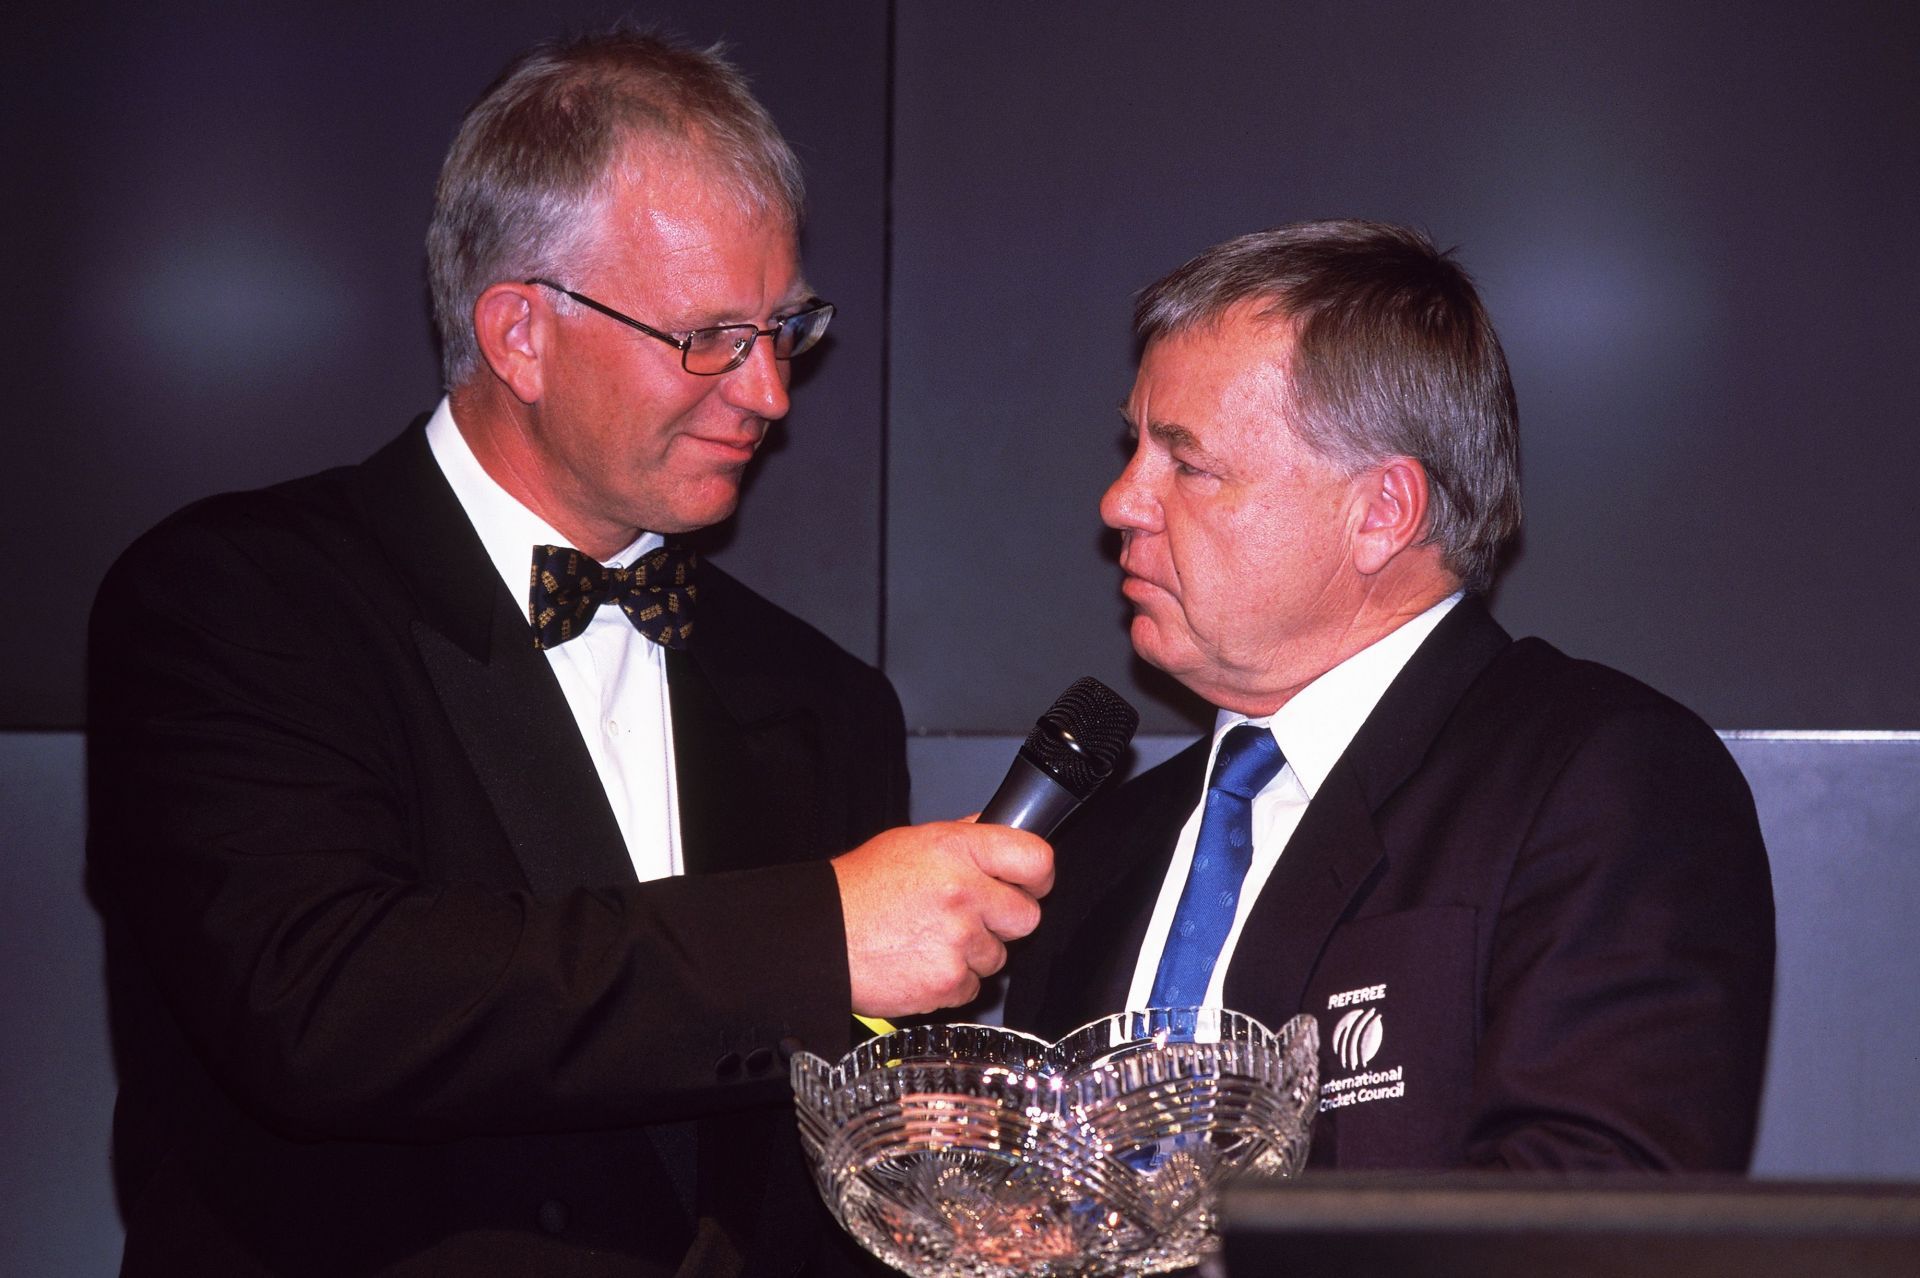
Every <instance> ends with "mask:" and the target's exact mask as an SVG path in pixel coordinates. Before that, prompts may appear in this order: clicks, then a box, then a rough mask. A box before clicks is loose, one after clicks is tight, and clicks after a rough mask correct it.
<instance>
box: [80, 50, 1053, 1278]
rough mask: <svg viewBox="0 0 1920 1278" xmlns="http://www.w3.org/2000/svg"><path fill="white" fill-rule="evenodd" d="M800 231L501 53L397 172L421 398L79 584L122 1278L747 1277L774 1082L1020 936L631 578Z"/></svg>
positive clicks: (802, 309) (972, 871)
mask: <svg viewBox="0 0 1920 1278" xmlns="http://www.w3.org/2000/svg"><path fill="white" fill-rule="evenodd" d="M799 211H800V185H799V175H798V168H797V165H796V164H795V161H794V158H793V155H792V153H791V152H790V151H789V150H788V148H787V146H786V143H785V142H784V141H783V140H782V139H781V138H780V136H779V134H778V132H777V131H776V130H775V129H774V127H773V125H772V122H771V121H770V120H769V119H768V118H767V117H766V114H765V112H764V111H763V110H762V109H761V108H760V106H759V104H758V103H756V102H755V101H754V100H753V99H752V97H751V96H750V95H749V94H748V93H747V91H746V89H745V87H744V85H743V84H742V83H741V81H740V79H739V77H738V76H737V74H736V73H735V72H734V71H733V70H732V69H731V68H730V67H728V66H727V65H726V64H725V63H724V62H722V61H720V60H719V59H718V58H716V57H714V56H711V55H710V54H707V53H702V52H699V51H695V50H690V49H686V48H682V47H679V46H677V45H674V44H671V43H667V42H664V41H662V40H659V39H656V38H653V37H650V36H646V35H642V34H636V33H632V32H625V31H622V32H616V33H613V34H611V35H607V36H603V37H595V38H590V39H585V40H580V41H575V42H572V43H569V44H565V45H554V46H546V47H542V48H540V49H537V50H535V51H534V52H533V53H531V54H529V55H528V56H526V57H524V58H522V59H521V60H520V61H519V62H517V63H516V64H515V65H514V66H513V67H512V68H510V70H509V71H508V73H507V74H506V75H505V76H504V77H503V78H502V79H501V81H500V82H498V83H497V84H496V85H495V86H494V87H493V88H492V89H491V90H490V91H489V92H488V94H487V95H486V96H485V97H484V98H482V100H481V101H480V102H479V104H478V105H476V106H475V107H474V109H473V110H472V112H470V113H469V115H468V117H467V119H466V121H465V123H464V124H463V126H462V128H461V131H460V134H459V136H458V137H457V138H456V140H455V143H454V146H453V150H452V152H451V154H450V155H449V157H448V160H447V163H446V166H445V168H444V170H443V172H442V176H441V182H440V187H439V191H438V196H437V199H436V207H435V214H434V221H433V228H432V231H431V233H430V242H429V265H430V271H431V275H432V283H433V290H434V298H435V309H436V317H437V320H438V323H439V326H440V335H441V342H442V348H443V355H444V360H445V373H446V381H447V386H448V388H449V394H448V396H447V398H446V399H445V400H443V401H442V402H441V404H440V406H439V407H438V409H436V411H435V412H434V413H432V414H431V415H430V416H428V417H423V418H422V419H421V420H419V421H417V422H415V423H414V424H413V426H412V427H411V428H409V429H408V430H407V431H406V432H405V433H404V434H403V435H402V436H401V437H400V438H399V439H398V440H397V441H396V442H394V443H393V444H391V445H389V446H388V447H386V448H385V449H383V450H382V451H381V452H379V453H378V454H377V455H375V456H374V457H373V458H371V459H370V460H368V461H366V462H365V463H363V464H361V465H359V466H353V467H346V468H342V469H339V470H334V471H329V472H326V473H324V474H321V475H316V476H312V477H309V478H307V479H302V480H297V481H294V482H291V483H287V484H282V485H279V486H277V487H274V488H269V489H266V490H263V491H260V492H254V493H243V494H231V495H227V496H224V497H217V498H213V499H211V500H209V501H206V502H202V503H200V504H198V505H195V506H193V507H190V508H188V509H187V510H185V511H183V512H181V513H180V514H178V515H176V516H174V517H173V518H171V519H169V520H167V521H166V522H165V523H163V524H162V525H161V526H160V527H159V528H157V529H155V530H154V531H153V532H151V533H149V534H147V535H146V536H145V537H143V538H142V539H141V540H140V541H139V542H138V543H136V544H135V546H134V547H133V548H132V549H131V550H129V551H128V552H127V554H126V555H125V556H124V557H123V558H122V559H121V561H120V562H119V563H118V564H117V565H116V566H115V568H114V569H113V571H112V573H111V574H110V575H109V578H108V580H107V581H106V583H105V584H104V586H103V587H102V589H101V592H100V597H99V600H98V603H97V605H96V608H95V613H94V618H93V627H92V632H91V648H90V708H91V728H90V742H89V748H90V758H89V782H90V787H91V799H90V808H91V823H92V824H91V841H90V852H89V858H90V871H91V876H92V882H93V885H94V889H95V892H96V898H97V900H98V901H99V903H100V907H101V911H102V914H103V917H104V920H105V923H106V928H107V936H108V946H109V971H110V981H111V985H112V995H113V1016H114V1033H115V1048H116V1053H117V1056H118V1063H119V1066H120V1073H121V1082H122V1088H121V1096H120V1103H119V1106H118V1108H117V1112H116V1133H115V1151H116V1168H115V1170H116V1174H117V1179H118V1182H119V1188H120V1194H121V1201H122V1207H123V1211H124V1214H125V1216H126V1222H127V1249H126V1257H125V1262H124V1269H123V1272H125V1273H127V1274H134V1275H147V1274H165V1275H172V1274H192V1275H195V1276H196V1278H207V1276H211V1275H296V1274H303V1275H304V1274H312V1275H329V1276H338V1275H347V1274H354V1275H367V1274H381V1275H429V1274H431V1275H448V1274H459V1275H475V1274H478V1275H491V1274H497V1275H514V1276H515V1278H523V1276H525V1275H539V1274H567V1275H581V1276H588V1275H606V1276H609V1278H611V1276H612V1275H649V1274H671V1273H675V1272H682V1273H688V1274H716V1275H719V1274H734V1273H792V1272H796V1271H798V1270H799V1269H800V1268H801V1267H802V1266H803V1264H805V1263H806V1262H807V1261H808V1259H809V1258H810V1257H811V1256H814V1255H815V1254H816V1253H818V1252H819V1248H821V1247H822V1246H824V1245H825V1242H826V1240H825V1238H824V1236H823V1234H822V1232H821V1228H822V1226H824V1225H826V1223H827V1222H826V1218H825V1216H824V1213H823V1211H822V1209H821V1207H820V1205H819V1203H818V1202H817V1200H816V1199H815V1197H814V1195H813V1194H812V1191H811V1187H810V1186H809V1185H808V1184H807V1183H806V1180H805V1178H804V1175H803V1169H802V1168H801V1167H800V1165H799V1155H798V1151H797V1141H796V1135H795V1132H794V1128H793V1121H792V1113H791V1109H790V1106H789V1105H788V1103H787V1100H788V1096H787V1087H786V1082H785V1062H786V1059H787V1057H788V1056H789V1055H790V1054H791V1053H792V1051H794V1050H795V1049H796V1048H798V1047H801V1046H804V1047H807V1048H810V1049H812V1050H814V1051H816V1052H823V1053H827V1054H837V1053H838V1052H840V1051H843V1050H844V1049H845V1047H846V1046H847V1041H848V1039H849V1037H850V1033H849V1031H850V1027H851V1023H852V1022H851V1018H850V1015H849V1014H850V1013H852V1012H859V1013H863V1014H867V1015H871V1016H891V1015H899V1014H904V1013H910V1012H921V1011H928V1010H931V1009H934V1008H936V1007H941V1006H947V1005H950V1004H953V1003H958V1002H961V1001H964V1000H965V999H967V998H969V997H971V996H972V994H973V993H974V992H975V991H976V990H977V988H978V984H979V978H980V977H981V976H982V975H984V974H986V973H988V972H991V971H993V970H994V969H995V968H997V967H998V965H999V964H1000V962H1001V961H1003V959H1004V957H1005V949H1004V940H1005V939H1007V938H1011V937H1016V936H1019V935H1022V934H1024V933H1025V932H1026V931H1028V930H1029V929H1031V927H1032V926H1033V924H1034V922H1035V920H1036V919H1037V915H1038V906H1037V904H1036V903H1035V898H1037V897H1038V896H1040V895H1043V894H1044V893H1045V891H1046V888H1047V884H1048V880H1049V878H1050V873H1051V871H1050V854H1049V852H1048V849H1047V848H1046V845H1045V844H1044V843H1042V842H1041V841H1040V840H1038V839H1036V838H1034V837H1033V836H1031V835H1024V834H1020V833H1018V832H1015V831H1011V830H1004V829H993V828H989V827H979V826H975V825H972V824H967V823H948V824H940V825H931V826H923V827H916V828H911V829H888V828H887V827H889V826H896V825H898V824H899V822H900V821H901V820H902V819H903V817H904V814H905V811H906V785H907V779H906V770H905V760H904V732H903V728H902V724H901V715H900V709H899V703H898V701H897V700H896V698H895V697H894V695H893V692H892V689H891V688H890V687H889V685H888V684H887V681H886V679H885V677H884V676H882V675H881V674H880V673H879V672H878V671H875V670H873V669H871V668H869V667H867V666H866V665H864V664H862V663H860V662H859V661H856V660H855V659H854V658H852V657H851V656H849V655H848V654H846V653H845V652H843V651H841V650H840V649H839V648H837V647H836V646H835V645H834V644H832V643H831V642H830V641H829V640H828V639H826V638H825V636H823V635H821V634H820V633H819V632H817V631H815V630H814V629H812V628H811V627H809V626H808V625H806V624H805V623H803V622H801V621H800V620H798V619H797V618H794V617H792V616H790V615H788V614H786V613H785V612H783V611H781V610H780V609H778V608H776V607H774V606H773V605H772V604H770V603H768V602H766V601H765V600H763V599H761V598H760V597H759V596H757V595H755V594H754V593H753V592H751V591H750V590H748V589H747V588H746V587H745V586H743V585H741V584H739V583H738V582H736V581H735V580H733V579H732V578H731V577H729V576H728V575H726V574H725V573H722V572H720V571H718V570H717V569H715V568H713V566H712V565H709V564H695V563H692V562H691V560H690V559H689V558H688V557H687V556H686V555H684V554H682V553H680V550H679V548H678V546H677V544H676V543H675V542H674V541H673V538H675V537H676V536H677V535H678V534H681V533H685V532H688V531H690V530H693V529H696V528H700V527H704V526H706V525H708V524H712V523H715V522H717V521H719V520H721V519H724V518H726V517H727V516H728V515H729V514H731V513H732V511H733V509H734V505H735V502H736V501H737V499H738V495H739V489H740V481H741V476H742V473H743V471H744V470H745V468H746V465H747V463H748V461H749V460H750V459H751V458H752V456H753V454H754V451H755V449H756V448H757V446H758V445H759V444H760V442H761V440H762V439H763V438H764V436H765V433H766V430H767V426H768V423H769V422H771V421H773V420H774V419H776V418H779V417H780V416H782V415H783V414H784V413H785V412H786V411H787V408H788V399H787V376H788V372H787V369H788V365H787V361H788V360H790V359H792V358H794V357H797V356H800V355H803V354H804V353H805V352H806V350H807V349H808V347H810V346H811V345H812V344H813V343H814V342H815V341H816V340H817V339H818V337H819V335H820V332H821V331H822V329H823V328H824V326H825V323H826V321H827V320H828V319H829V318H830V317H831V314H832V310H831V308H830V307H828V306H826V305H825V304H824V303H822V302H820V301H819V300H818V299H816V298H814V297H813V296H812V293H811V290H810V289H809V288H808V287H807V284H806V282H805V279H804V277H803V276H802V274H801V271H800V266H799V260H798V254H797V231H798V218H799ZM607 603H612V604H614V605H615V606H613V607H606V606H603V605H605V604H607Z"/></svg>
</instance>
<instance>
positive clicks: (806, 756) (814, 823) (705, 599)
mask: <svg viewBox="0 0 1920 1278" xmlns="http://www.w3.org/2000/svg"><path fill="white" fill-rule="evenodd" d="M744 590H745V588H744V587H742V586H740V585H739V584H738V583H737V582H735V581H734V580H733V579H732V578H731V577H728V576H727V575H726V574H725V573H724V572H722V571H720V570H719V569H718V568H716V567H714V566H713V565H711V564H706V563H703V564H701V565H700V601H699V612H698V614H697V619H696V621H695V623H694V631H693V638H692V641H691V643H690V645H689V646H688V648H687V649H686V650H684V651H669V652H668V654H667V688H668V694H669V698H670V700H671V702H672V707H673V754H674V772H675V775H676V778H677V781H678V788H679V799H680V842H681V850H682V852H683V853H684V856H685V859H686V866H687V870H688V872H689V873H716V872H721V871H726V870H743V869H751V868H755V867H758V866H764V865H767V864H770V863H773V862H777V861H793V860H800V859H803V858H805V857H807V856H809V855H830V854H832V853H837V852H841V851H844V850H845V849H844V847H841V846H839V845H838V843H837V841H836V840H837V839H838V838H839V837H841V836H840V835H838V833H837V832H836V830H835V828H834V821H833V814H831V813H827V812H824V811H823V810H822V808H821V796H822V795H823V793H824V792H825V789H826V787H825V784H824V778H823V777H822V775H821V769H822V767H824V766H826V762H825V761H824V760H823V758H822V754H823V752H824V749H823V746H822V745H821V742H820V739H819V725H818V723H817V722H816V721H815V717H814V715H813V713H812V712H811V710H810V709H809V708H808V707H807V705H806V703H805V700H804V698H803V696H802V695H801V693H802V689H801V688H800V686H799V682H798V678H797V676H796V675H795V674H794V673H793V672H792V671H791V669H790V668H788V667H787V666H786V665H785V664H784V663H781V662H778V661H777V659H770V656H769V653H768V651H767V647H766V642H765V637H764V635H762V634H761V633H760V632H759V628H758V627H757V626H756V625H755V624H754V623H753V621H752V619H751V618H750V617H748V616H745V615H743V613H742V609H741V604H742V603H743V601H744V600H743V595H744Z"/></svg>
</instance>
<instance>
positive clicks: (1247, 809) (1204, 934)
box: [1147, 723, 1286, 1007]
mask: <svg viewBox="0 0 1920 1278" xmlns="http://www.w3.org/2000/svg"><path fill="white" fill-rule="evenodd" d="M1285 763H1286V758H1285V756H1284V755H1282V754H1281V753H1280V745H1279V743H1278V742H1276V741H1275V740H1274V739H1273V733H1271V732H1269V731H1268V730H1267V729H1265V728H1256V727H1254V726H1253V725H1252V724H1249V723H1243V724H1240V725H1239V726H1237V727H1235V728H1234V729H1233V730H1232V731H1230V732H1228V733H1227V735H1226V739H1225V740H1223V741H1222V742H1221V743H1220V754H1219V756H1218V757H1217V758H1216V759H1215V760H1214V763H1213V779H1212V780H1211V781H1210V782H1208V784H1207V808H1206V813H1205V815H1203V816H1202V817H1201V818H1200V837H1199V838H1198V839H1197V840H1195V841H1194V847H1193V867H1192V868H1191V869H1189V870H1188V871H1187V882H1186V886H1184V887H1182V888H1181V889H1180V906H1179V908H1178V909H1177V910H1175V911H1174V914H1173V927H1172V928H1171V929H1170V930H1169V931H1168V933H1167V945H1166V948H1165V949H1163V950H1162V951H1161V952H1160V967H1159V970H1158V971H1156V972H1155V973H1154V976H1153V992H1152V993H1151V994H1149V995H1148V996H1147V1001H1148V1003H1150V1004H1151V1005H1152V1006H1154V1007H1197V1006H1199V1005H1200V1004H1201V1003H1202V1002H1203V1001H1205V999H1206V997H1207V982H1208V981H1209V980H1211V979H1212V977H1213V965H1214V964H1215V963H1216V962H1218V961H1219V958H1220V947H1221V946H1223V945H1225V944H1226V943H1227V933H1228V932H1229V931H1231V930H1232V928H1233V915H1234V910H1235V908H1236V907H1237V906H1238V905H1239V903H1240V885H1241V883H1243V882H1244V881H1245V880H1246V877H1247V867H1248V866H1249V865H1251V864H1252V863H1253V796H1254V795H1256V794H1258V793H1260V791H1261V790H1263V789H1265V788H1266V785H1267V783H1268V782H1269V781H1271V780H1273V779H1274V778H1275V777H1277V776H1279V775H1280V769H1281V767H1282V766H1283V765H1284V764H1285Z"/></svg>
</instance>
